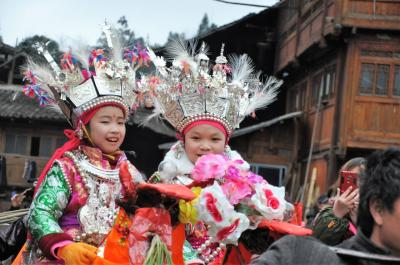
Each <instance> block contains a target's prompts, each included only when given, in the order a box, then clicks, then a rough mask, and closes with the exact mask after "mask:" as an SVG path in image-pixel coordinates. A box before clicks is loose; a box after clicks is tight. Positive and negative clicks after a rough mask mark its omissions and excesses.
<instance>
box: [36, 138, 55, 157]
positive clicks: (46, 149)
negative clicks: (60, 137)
mask: <svg viewBox="0 0 400 265" xmlns="http://www.w3.org/2000/svg"><path fill="white" fill-rule="evenodd" d="M54 149H55V148H53V137H49V136H41V137H40V149H39V156H43V157H50V156H51V153H52V152H53V150H54Z"/></svg>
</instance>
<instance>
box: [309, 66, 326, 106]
mask: <svg viewBox="0 0 400 265" xmlns="http://www.w3.org/2000/svg"><path fill="white" fill-rule="evenodd" d="M323 83H324V81H323V76H322V74H321V73H320V74H317V75H315V76H314V77H313V79H312V103H313V105H317V103H318V98H319V96H320V93H321V90H322V89H323Z"/></svg>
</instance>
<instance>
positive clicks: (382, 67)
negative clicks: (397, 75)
mask: <svg viewBox="0 0 400 265" xmlns="http://www.w3.org/2000/svg"><path fill="white" fill-rule="evenodd" d="M389 70H390V65H387V64H378V71H377V77H376V90H375V94H376V95H385V96H386V95H387V94H388V82H389Z"/></svg>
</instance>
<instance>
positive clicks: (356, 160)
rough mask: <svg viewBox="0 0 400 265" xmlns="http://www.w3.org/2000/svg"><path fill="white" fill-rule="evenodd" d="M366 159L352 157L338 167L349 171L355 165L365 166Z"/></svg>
mask: <svg viewBox="0 0 400 265" xmlns="http://www.w3.org/2000/svg"><path fill="white" fill-rule="evenodd" d="M366 162H367V160H366V159H365V158H364V157H354V158H352V159H350V160H349V161H347V162H346V163H344V165H343V166H342V167H341V168H340V171H350V170H352V169H354V168H356V167H361V166H365V163H366Z"/></svg>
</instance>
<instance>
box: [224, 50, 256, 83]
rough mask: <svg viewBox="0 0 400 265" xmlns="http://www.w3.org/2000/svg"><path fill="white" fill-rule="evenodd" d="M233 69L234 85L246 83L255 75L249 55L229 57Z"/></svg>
mask: <svg viewBox="0 0 400 265" xmlns="http://www.w3.org/2000/svg"><path fill="white" fill-rule="evenodd" d="M229 65H230V66H231V69H232V83H235V82H245V81H246V80H248V79H249V78H250V76H251V75H252V74H254V64H253V61H252V60H251V58H250V57H249V56H248V55H247V54H242V55H240V56H237V55H232V56H229Z"/></svg>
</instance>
